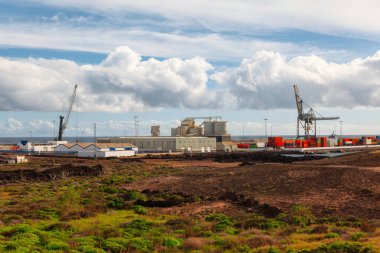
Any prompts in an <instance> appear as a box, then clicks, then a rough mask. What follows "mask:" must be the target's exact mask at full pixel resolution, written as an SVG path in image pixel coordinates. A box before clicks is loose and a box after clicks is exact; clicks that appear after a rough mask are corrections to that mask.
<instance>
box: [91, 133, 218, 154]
mask: <svg viewBox="0 0 380 253" xmlns="http://www.w3.org/2000/svg"><path fill="white" fill-rule="evenodd" d="M97 141H98V143H131V144H133V145H135V146H137V147H138V149H139V151H141V152H214V151H216V138H209V137H182V136H166V137H163V136H161V137H151V136H144V137H141V136H137V137H117V138H99V139H98V140H97Z"/></svg>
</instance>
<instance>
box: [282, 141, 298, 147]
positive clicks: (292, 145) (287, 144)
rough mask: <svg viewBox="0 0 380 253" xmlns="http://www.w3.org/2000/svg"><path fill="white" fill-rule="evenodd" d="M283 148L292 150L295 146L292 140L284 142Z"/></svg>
mask: <svg viewBox="0 0 380 253" xmlns="http://www.w3.org/2000/svg"><path fill="white" fill-rule="evenodd" d="M284 146H285V148H294V147H295V146H296V144H295V141H294V140H284Z"/></svg>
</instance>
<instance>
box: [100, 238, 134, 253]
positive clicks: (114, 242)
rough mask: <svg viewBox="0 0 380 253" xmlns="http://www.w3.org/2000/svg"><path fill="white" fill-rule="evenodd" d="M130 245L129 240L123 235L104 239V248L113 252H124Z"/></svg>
mask: <svg viewBox="0 0 380 253" xmlns="http://www.w3.org/2000/svg"><path fill="white" fill-rule="evenodd" d="M128 246H129V240H128V239H125V238H121V237H117V238H108V239H106V240H104V241H103V249H104V250H107V251H111V252H112V253H120V252H124V251H125V250H126V249H127V248H128Z"/></svg>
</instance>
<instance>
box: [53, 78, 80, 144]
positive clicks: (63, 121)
mask: <svg viewBox="0 0 380 253" xmlns="http://www.w3.org/2000/svg"><path fill="white" fill-rule="evenodd" d="M77 88H78V85H77V84H75V86H74V91H73V94H72V95H71V97H70V100H69V106H68V108H67V110H66V113H65V115H64V116H62V115H60V116H59V129H58V138H57V140H58V141H62V137H63V132H64V131H65V129H66V128H67V124H68V123H69V119H70V114H71V111H72V109H73V105H74V102H75V98H76V94H77Z"/></svg>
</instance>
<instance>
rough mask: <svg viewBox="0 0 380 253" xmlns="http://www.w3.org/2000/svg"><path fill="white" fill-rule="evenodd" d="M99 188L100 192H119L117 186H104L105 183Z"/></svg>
mask: <svg viewBox="0 0 380 253" xmlns="http://www.w3.org/2000/svg"><path fill="white" fill-rule="evenodd" d="M99 190H100V191H102V192H105V193H108V194H115V193H119V192H120V190H119V189H118V188H116V187H113V186H106V185H102V186H100V187H99Z"/></svg>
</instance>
